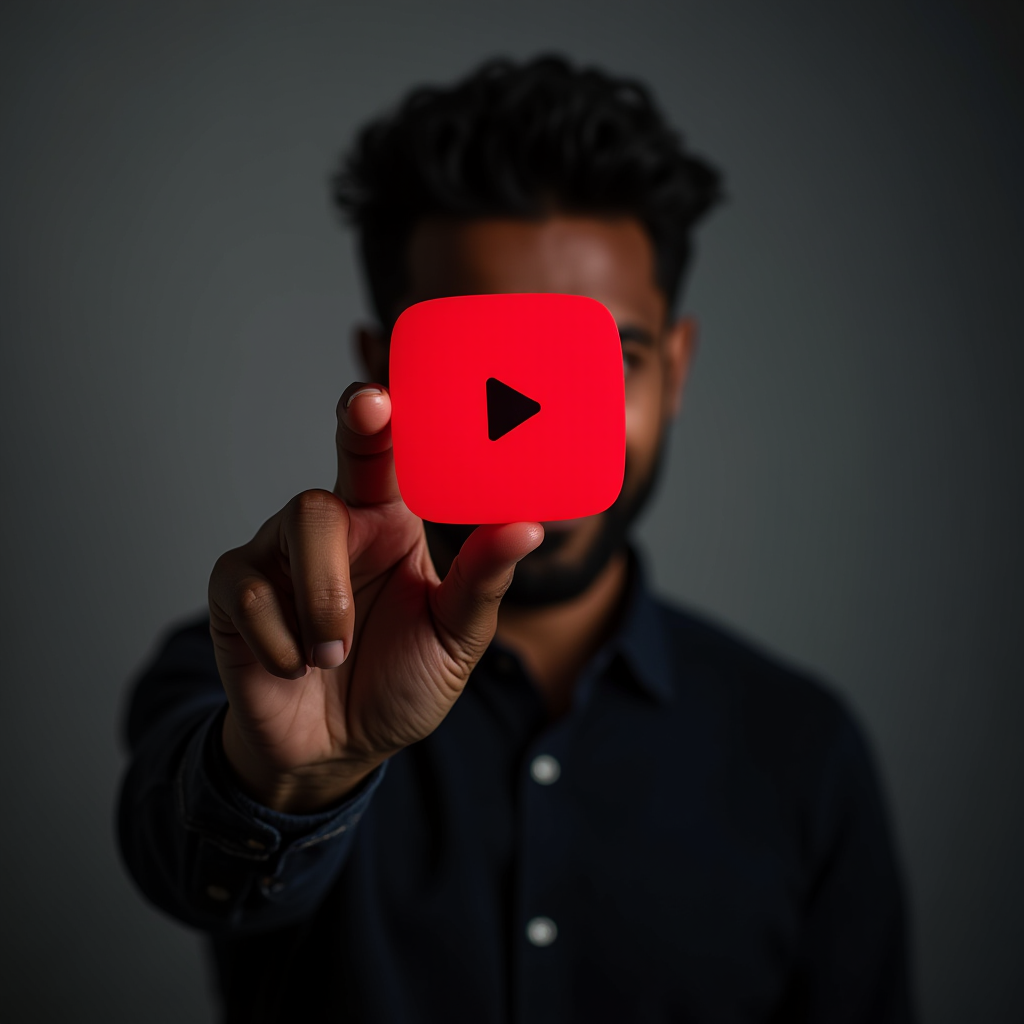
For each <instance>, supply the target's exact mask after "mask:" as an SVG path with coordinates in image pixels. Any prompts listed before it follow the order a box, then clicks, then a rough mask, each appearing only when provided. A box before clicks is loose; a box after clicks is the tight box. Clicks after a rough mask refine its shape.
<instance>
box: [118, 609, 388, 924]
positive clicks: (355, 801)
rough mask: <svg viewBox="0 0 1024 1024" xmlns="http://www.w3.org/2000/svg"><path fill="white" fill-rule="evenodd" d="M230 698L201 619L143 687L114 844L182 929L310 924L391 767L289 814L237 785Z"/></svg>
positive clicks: (131, 712) (133, 704) (134, 709)
mask: <svg viewBox="0 0 1024 1024" xmlns="http://www.w3.org/2000/svg"><path fill="white" fill-rule="evenodd" d="M226 712H227V701H226V698H225V695H224V690H223V688H222V686H221V683H220V677H219V676H218V674H217V668H216V661H215V659H214V656H213V646H212V641H211V640H210V637H209V632H208V628H207V625H206V622H205V620H204V621H197V622H195V623H193V624H191V625H189V626H187V627H185V628H183V629H181V630H178V631H177V632H175V633H174V634H173V635H172V636H171V637H170V638H169V639H168V640H167V642H166V643H165V644H164V645H163V647H162V649H161V650H160V653H159V654H158V655H157V657H156V659H155V660H154V661H153V663H152V664H151V665H150V666H149V667H148V668H147V669H146V671H145V672H144V673H143V674H142V676H141V677H140V678H139V679H138V681H137V682H136V683H135V685H134V687H133V689H132V692H131V697H130V702H129V706H128V714H127V719H126V723H125V734H126V737H125V738H126V741H127V745H128V748H129V753H130V762H129V766H128V769H127V772H126V773H125V776H124V780H123V782H122V786H121V793H120V801H119V807H118V838H119V844H120V850H121V855H122V858H123V860H124V863H125V866H126V867H127V869H128V872H129V874H130V875H131V876H132V878H133V879H134V881H135V883H136V884H137V886H138V887H139V889H140V890H141V891H142V893H143V894H144V895H145V896H146V897H147V899H149V900H150V901H151V902H152V903H153V904H155V905H156V906H157V907H159V908H160V909H162V910H164V911H165V912H166V913H168V914H170V915H171V916H172V917H174V918H176V919H177V920H179V921H182V922H184V923H185V924H189V925H192V926H194V927H197V928H201V929H203V930H205V931H208V932H211V933H230V934H243V933H254V932H259V931H264V930H267V929H271V928H278V927H281V926H284V925H288V924H293V923H296V922H298V921H301V920H304V919H306V918H308V917H310V916H311V915H312V914H313V913H314V912H315V910H316V908H317V906H318V905H319V903H320V902H321V900H322V899H323V898H324V896H325V895H326V893H327V891H328V889H329V888H330V886H331V885H332V883H333V882H334V880H335V878H336V877H337V875H338V872H339V871H340V870H341V868H342V865H343V864H344V862H345V859H346V857H347V855H348V852H349V850H350V849H351V846H352V840H353V833H354V831H355V827H356V824H357V823H358V821H359V819H360V817H361V816H362V815H363V813H364V812H365V810H366V808H367V806H368V805H369V803H370V800H371V798H372V796H373V793H374V792H375V790H376V788H377V786H378V785H379V784H380V782H381V779H382V778H383V777H384V774H385V772H386V769H387V762H385V763H384V764H381V765H380V766H379V767H378V768H376V769H375V770H374V771H373V772H372V773H371V774H370V775H369V776H368V777H367V778H366V779H364V780H363V782H362V783H361V784H360V785H359V787H358V788H357V789H356V791H355V792H353V793H352V794H350V795H349V796H348V797H347V798H346V799H345V800H344V801H342V802H341V803H339V804H337V805H336V806H334V807H332V808H330V809H328V810H326V811H323V812H320V813H318V814H310V815H293V814H281V813H279V812H277V811H273V810H271V809H270V808H268V807H264V806H262V805H261V804H259V803H257V802H256V801H254V800H252V799H251V798H250V797H248V796H247V795H246V794H245V793H243V792H242V791H241V790H240V789H239V788H238V787H237V786H236V785H235V783H234V782H233V780H232V778H231V775H230V771H229V768H228V765H227V762H226V757H225V755H224V752H223V746H222V744H221V740H220V737H221V728H222V726H223V721H224V715H225V713H226Z"/></svg>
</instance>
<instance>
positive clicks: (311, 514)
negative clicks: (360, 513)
mask: <svg viewBox="0 0 1024 1024" xmlns="http://www.w3.org/2000/svg"><path fill="white" fill-rule="evenodd" d="M291 510H292V514H293V515H294V517H295V519H296V521H297V522H298V523H299V524H300V525H309V526H324V525H327V524H335V523H337V522H339V521H340V520H342V519H344V518H345V506H344V505H343V504H342V502H341V501H340V500H339V499H338V498H337V497H335V496H334V495H333V494H331V492H330V491H325V490H322V489H320V488H315V489H313V490H309V491H303V492H302V493H301V494H297V495H295V497H294V498H292V501H291Z"/></svg>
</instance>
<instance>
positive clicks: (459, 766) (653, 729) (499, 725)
mask: <svg viewBox="0 0 1024 1024" xmlns="http://www.w3.org/2000/svg"><path fill="white" fill-rule="evenodd" d="M631 578H632V582H631V586H630V596H629V598H628V602H627V605H626V610H625V612H624V614H623V616H622V618H621V623H622V624H621V627H620V628H619V629H618V631H617V632H616V635H614V636H612V637H609V639H608V641H607V643H606V644H605V646H604V647H603V648H602V649H601V651H600V652H599V653H598V655H597V656H596V657H595V658H594V659H593V661H592V662H591V663H590V665H589V666H588V667H587V669H586V670H585V672H584V673H583V675H582V676H581V677H580V679H579V681H578V685H577V687H576V690H575V697H574V702H573V705H572V708H571V710H570V711H569V712H568V713H567V714H566V715H565V716H563V717H562V718H560V719H559V720H557V721H555V722H551V721H549V720H548V717H547V714H546V712H545V705H544V702H543V700H542V698H541V695H540V692H539V690H538V689H537V688H536V687H535V686H534V685H533V684H532V683H531V681H530V680H529V678H528V677H527V675H526V673H525V672H524V670H523V667H522V665H521V664H520V663H519V662H518V660H517V659H516V658H515V656H514V655H513V654H511V653H510V652H509V651H507V650H502V649H501V648H500V647H499V646H498V645H497V644H492V645H491V647H490V649H489V650H488V652H487V654H486V656H485V657H484V659H483V660H482V661H481V662H480V664H479V665H478V666H477V669H476V670H475V671H474V673H473V675H472V677H471V679H470V681H469V683H468V685H467V686H466V689H465V691H464V693H463V694H462V696H461V697H460V698H459V699H458V701H457V702H456V704H455V706H454V708H453V709H452V711H451V712H450V713H449V714H448V716H447V717H446V718H445V719H444V721H443V722H442V723H441V725H440V726H439V727H438V728H437V730H436V731H435V732H434V733H433V734H431V735H430V736H428V737H427V738H426V739H424V740H422V741H421V742H419V743H416V744H414V745H413V746H411V747H409V748H407V749H405V750H403V751H401V753H399V754H397V755H395V756H394V757H392V758H391V759H390V760H389V761H387V762H385V764H383V765H382V766H380V767H379V768H378V769H377V770H376V771H375V772H374V773H373V774H372V775H371V776H370V777H369V778H368V779H367V780H366V781H365V782H364V784H363V785H362V786H361V787H360V788H359V790H358V791H356V792H355V793H354V794H353V795H352V796H351V797H350V798H349V799H347V800H346V801H345V802H344V803H342V804H340V805H338V806H337V807H335V808H333V809H331V810H328V811H326V812H324V813H321V814H317V815H310V816H306V815H285V814H279V813H276V812H274V811H271V810H269V809H268V808H265V807H262V806H261V805H259V804H257V803H255V802H253V801H252V800H251V799H249V798H248V797H247V796H246V795H245V794H244V793H242V792H241V791H240V790H239V789H238V788H237V787H236V786H235V784H234V781H233V777H232V775H231V773H230V770H229V768H228V766H227V764H226V762H225V760H224V755H223V751H222V748H221V745H220V727H221V723H222V720H223V714H224V712H225V710H226V707H227V705H226V698H225V695H224V691H223V689H222V687H221V684H220V681H219V678H218V675H217V669H216V665H215V662H214V655H213V647H212V643H211V640H210V637H209V632H208V624H207V622H206V620H202V621H196V622H195V623H194V624H191V625H187V626H185V627H184V628H182V629H180V630H178V631H176V632H174V633H173V634H172V635H170V636H169V638H168V639H167V640H166V642H165V643H164V645H163V647H162V649H161V650H160V652H159V654H158V655H157V657H156V658H155V660H154V661H153V662H152V664H151V665H150V666H149V667H148V669H147V670H146V671H145V672H144V674H143V675H142V677H141V678H140V679H139V680H138V682H137V683H136V685H135V688H134V691H133V693H132V697H131V704H130V708H129V713H128V717H127V723H126V732H127V743H128V746H129V747H130V751H131V763H130V766H129V768H128V771H127V774H126V776H125V779H124V783H123V788H122V793H121V803H120V816H119V828H120V844H121V850H122V854H123V857H124V860H125V863H126V865H127V867H128V870H129V871H130V873H131V874H132V876H133V877H134V879H135V881H136V883H137V884H138V886H139V888H140V889H141V890H142V892H143V893H144V894H145V895H146V897H148V899H149V900H151V901H152V902H153V903H154V904H156V905H157V906H158V907H160V908H162V909H163V910H164V911H166V912H167V913H169V914H171V915H172V916H173V917H175V918H177V919H178V920H180V921H184V922H185V923H187V924H190V925H193V926H195V927H196V928H198V929H201V930H202V931H203V932H205V933H207V935H208V937H209V938H208V941H209V943H210V946H211V951H212V954H213V956H214V957H215V961H216V966H217V977H218V979H219V983H220V991H221V994H222V998H223V1006H224V1016H223V1019H224V1020H226V1021H239V1022H241V1021H245V1022H258V1021H297V1020H304V1019H316V1020H317V1021H339V1022H349V1024H357V1022H358V1024H419V1022H431V1024H463V1022H464V1024H499V1022H500V1024H513V1022H515V1024H547V1022H551V1024H555V1022H558V1024H562V1022H580V1024H599V1022H605V1021H607V1022H614V1024H655V1022H657V1024H668V1022H679V1024H682V1022H693V1024H748V1022H749V1024H753V1022H775V1024H832V1022H837V1024H838V1022H847V1021H849V1022H854V1021H856V1022H864V1024H885V1022H894V1021H900V1022H903V1021H909V1020H912V1019H913V1018H912V1014H911V1010H910V999H909V996H908V980H907V974H908V972H907V957H906V934H905V922H904V906H903V903H904V901H903V894H902V887H901V880H900V873H899V870H898V865H897V862H896V858H895V856H894V850H893V843H892V839H891V835H890V831H889V826H888V824H887V820H886V813H885V810H884V806H883V801H882V799H881V796H880V789H879V784H878V780H877V777H876V774H875V771H874V768H873V766H872V760H871V757H870V755H869V753H868V750H867V749H866V746H865V741H864V739H863V737H862V735H861V732H860V730H859V729H858V727H857V726H856V724H855V723H854V721H853V719H852V718H851V715H850V714H849V712H848V711H847V710H846V709H845V708H844V706H843V704H842V702H841V701H840V700H839V699H838V698H837V697H836V696H835V694H833V693H832V692H830V691H829V690H828V689H827V688H826V687H824V686H823V685H821V684H820V683H819V682H817V681H815V680H814V679H812V678H809V677H808V676H807V675H806V674H804V673H803V672H801V671H798V670H796V669H794V668H792V667H790V666H787V665H785V664H783V663H781V662H780V661H779V660H777V659H776V658H775V657H773V656H769V655H768V654H766V653H765V652H762V651H760V650H758V649H757V648H755V647H754V646H752V645H750V644H748V643H746V642H744V641H742V640H740V639H738V638H737V637H735V636H733V635H731V634H730V633H728V632H727V631H725V630H723V629H721V628H719V627H717V626H715V625H713V624H711V623H709V622H707V621H705V620H703V619H701V618H699V617H697V616H695V615H693V614H691V613H687V612H684V611H681V610H678V609H676V608H672V607H669V606H668V605H666V604H664V603H663V602H661V601H659V600H657V599H655V598H654V597H653V596H652V595H651V593H650V592H649V591H648V589H647V587H646V586H645V585H644V582H643V579H642V574H641V573H640V571H639V567H638V566H637V564H636V562H635V561H634V563H633V567H632V576H631ZM282 685H287V683H283V684H282Z"/></svg>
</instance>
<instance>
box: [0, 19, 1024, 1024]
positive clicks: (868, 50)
mask: <svg viewBox="0 0 1024 1024" xmlns="http://www.w3.org/2000/svg"><path fill="white" fill-rule="evenodd" d="M1020 12H1021V8H1020V5H1019V4H1017V3H1014V4H1006V5H998V4H972V5H970V6H967V5H966V3H964V4H958V3H956V2H953V0H946V2H944V0H936V2H933V3H918V4H912V5H909V6H908V5H905V4H902V3H894V2H884V3H883V2H870V3H865V2H864V0H859V2H857V3H855V4H854V3H839V4H820V3H816V2H815V3H812V2H806V3H771V4H768V3H762V2H756V0H751V2H748V3H740V4H735V3H727V2H722V0H707V2H694V3H689V2H676V3H672V4H668V3H666V4H658V3H653V2H647V0H631V2H629V3H616V4H613V3H607V2H599V0H589V2H587V3H583V4H558V3H552V2H551V0H544V2H534V0H529V2H521V3H516V4H512V3H506V4H501V5H498V4H486V3H480V2H473V3H454V2H448V3H441V4H438V3H434V4H426V3H413V2H411V0H409V2H395V0H388V2H379V0H378V2H376V3H373V4H372V5H365V6H359V5H356V4H340V3H337V4H329V3H321V4H305V3H294V2H293V3H279V4H276V5H267V4H262V3H252V2H250V3H246V4H238V5H228V4H212V3H198V2H197V3H192V4H170V5H157V4H123V5H118V4H114V3H110V2H92V3H69V4H66V5H57V4H36V5H34V6H26V7H18V6H15V5H12V4H10V3H8V4H5V5H3V14H2V15H0V19H2V27H3V30H2V32H0V36H2V38H3V51H4V52H3V53H2V55H0V56H2V61H0V67H2V68H3V75H4V82H3V87H2V92H0V104H2V112H3V113H2V116H3V122H2V132H3V162H2V165H0V175H2V182H0V203H2V232H0V260H2V265H0V288H2V305H0V310H2V325H0V326H2V369H0V381H2V388H3V392H2V414H3V431H2V440H3V517H4V522H3V538H4V545H3V546H4V552H3V560H4V570H3V581H4V586H3V591H2V593H3V601H4V605H3V614H2V617H0V622H2V627H3V645H2V650H3V676H2V678H3V686H2V690H0V693H2V722H3V734H2V735H3V744H2V752H3V759H4V763H3V779H4V805H5V813H4V819H3V820H4V824H5V826H6V833H5V837H4V841H3V843H2V844H0V850H2V857H3V874H2V877H3V880H4V883H5V884H4V891H5V893H6V895H5V896H4V897H3V922H4V923H3V940H2V941H3V947H4V948H3V950H2V957H0V971H2V985H3V993H2V1001H0V1016H3V1018H4V1019H5V1020H7V1021H15V1020H17V1021H33V1022H38V1021H86V1020H97V1021H133V1022H134V1021H140V1020H146V1021H150V1022H160V1021H168V1022H170V1021H183V1020H190V1021H204V1020H209V1019H211V1011H210V1009H209V1006H208V1000H207V995H206V979H205V975H204V971H203V967H202V960H201V956H200V946H199V943H198V941H197V939H196V937H195V936H194V935H193V934H192V933H191V932H189V931H188V930H186V929H185V928H183V927H181V926H179V925H177V924H175V923H173V922H171V921H169V920H167V919H165V918H164V917H162V916H161V915H160V914H159V913H158V912H156V911H154V910H151V909H150V908H149V907H148V906H146V905H145V904H144V903H143V902H142V900H141V899H140V898H139V896H138V895H137V894H136V893H135V892H134V890H133V889H132V888H131V886H130V884H129V882H128V881H127V879H126V877H125V874H124V872H123V871H122V868H121V865H120V863H119V860H118V856H117V853H116V850H115V847H114V841H113V824H112V823H113V808H114V802H115V794H116V789H117V785H118V779H119V775H120V772H121V771H122V767H123V754H122V752H121V751H120V750H119V748H118V743H117V738H116V725H117V720H118V716H119V710H120V707H121V704H122V701H123V696H124V693H125V684H126V680H127V679H128V678H129V676H130V675H131V673H132V672H133V671H135V670H136V669H137V667H138V666H139V665H140V664H141V662H142V660H143V659H144V658H145V657H146V656H147V654H148V653H149V652H150V651H151V650H152V648H153V645H154V643H155V642H156V639H157V637H158V635H159V633H160V631H161V630H162V629H163V628H164V627H165V626H166V625H167V624H168V623H169V622H171V621H173V620H175V619H176V618H179V617H181V616H182V615H184V614H186V613H188V612H190V611H192V610H194V609H197V608H200V607H202V605H203V604H204V601H205V586H206V581H207V578H208V574H209V571H210V568H211V566H212V564H213V561H214V560H215V558H216V556H217V555H218V554H219V553H220V552H221V551H223V550H225V549H226V548H228V547H232V546H234V545H236V544H238V543H241V542H242V541H244V540H245V539H247V538H248V537H249V536H250V535H251V533H252V532H253V531H254V529H255V528H256V527H257V526H258V525H259V523H260V522H261V521H262V520H263V519H264V518H266V517H267V516H269V515H270V514H272V513H273V512H274V511H276V510H277V509H278V508H279V507H280V506H281V505H282V504H283V503H284V502H285V501H286V500H287V499H288V498H289V497H290V496H291V495H292V494H293V493H295V492H296V491H299V490H302V489H304V488H307V487H311V486H321V485H327V486H330V484H331V482H332V479H333V411H334V404H335V401H336V399H337V396H338V394H339V393H340V392H341V390H342V388H343V387H344V386H345V384H346V383H347V382H348V381H349V380H350V379H352V378H353V377H354V376H355V372H356V371H355V369H354V363H353V361H352V358H351V355H350V347H349V330H350V325H351V323H352V322H353V321H355V320H358V319H359V318H363V317H365V316H366V308H367V307H366V304H365V301H364V298H363V294H362V290H361V285H360V282H359V280H358V277H357V274H356V268H355V264H354V259H353V252H352V240H351V237H350V236H347V235H345V234H344V233H343V232H341V231H340V230H339V229H338V227H337V225H336V224H335V222H334V220H333V217H332V215H331V214H330V212H329V209H328V204H327V200H326V188H325V181H326V176H327V174H328V171H329V169H330V167H331V165H332V163H333V161H334V159H335V157H336V156H337V154H338V153H339V152H340V150H341V149H342V147H343V146H345V145H346V144H347V142H348V140H349V139H350V137H351V134H352V132H353V130H354V129H355V128H356V126H357V125H358V124H360V123H361V121H362V120H364V119H365V118H366V117H368V116H370V115H372V114H374V113H376V112H378V111H380V110H382V109H383V108H385V107H386V106H388V105H389V104H391V103H392V102H393V101H394V100H396V99H397V98H398V97H399V96H400V94H401V93H402V92H403V91H404V90H405V88H406V87H407V86H409V85H411V84H413V83H416V82H419V81H421V80H450V79H451V78H452V77H453V76H455V75H457V74H460V73H462V72H464V71H465V70H467V69H468V68H469V67H471V66H472V65H474V64H475V63H476V62H477V61H478V60H479V59H481V58H483V57H485V56H488V55H492V54H495V53H506V54H512V55H520V56H526V55H531V54H534V53H536V52H538V51H539V50H542V49H559V50H563V51H565V52H567V53H568V54H570V55H571V56H573V57H575V58H578V59H581V60H585V61H595V62H599V63H600V64H602V65H604V66H605V67H607V68H609V69H612V70H615V71H620V72H629V73H633V74H638V75H641V76H642V77H644V78H646V79H647V80H648V81H649V82H650V83H651V84H652V86H653V87H654V89H655V90H656V92H657V94H658V95H659V96H660V98H661V100H662V102H663V105H664V107H665V108H666V110H667V111H668V113H669V115H670V116H671V118H672V119H673V120H674V121H675V122H676V123H677V124H679V125H680V126H681V127H682V128H683V129H684V131H685V132H686V133H687V135H688V137H689V138H690V140H691V141H692V143H693V144H694V146H695V147H696V148H697V149H698V151H701V152H704V153H706V154H707V155H708V156H709V157H711V158H712V159H714V160H716V161H717V162H719V163H720V164H721V165H722V166H723V167H724V168H725V170H726V171H727V173H728V180H729V189H730V192H731V194H732V197H733V198H732V202H731V203H730V205H729V206H728V207H727V208H725V209H723V210H722V211H721V212H720V213H719V214H718V215H717V216H716V217H715V218H714V219H713V220H712V221H711V222H709V224H708V226H707V228H706V230H705V231H704V232H703V236H702V248H701V254H700V259H699V263H698V266H697V268H696V273H695V276H694V278H693V286H692V288H691V290H690V292H689V295H688V297H687V303H686V305H687V308H688V309H689V310H690V311H692V312H694V313H695V314H696V315H698V316H699V318H700V320H701V323H702V327H703V330H702V345H701V349H700V352H699V355H698V359H697V363H696V366H695V370H694V373H693V376H692V378H691V382H690V386H689V390H688V395H687V399H686V406H685V410H684V414H683V416H682V419H681V420H680V422H679V423H678V424H677V427H676V429H675V431H674V435H673V445H672V451H671V458H670V465H669V469H668V473H667V478H666V480H665V482H664V485H663V488H662V492H661V495H660V500H659V501H658V503H657V504H656V507H655V508H654V509H653V510H652V512H651V513H650V514H649V515H648V517H647V518H646V520H645V522H644V525H643V529H642V531H641V534H642V540H643V542H644V545H645V547H646V549H647V551H648V552H651V553H652V555H653V553H655V552H656V557H651V558H650V563H651V566H652V569H653V572H654V575H655V577H656V580H657V582H658V584H659V585H660V587H661V589H662V590H663V591H664V592H666V593H668V594H670V595H672V596H674V597H675V598H677V599H679V600H681V601H684V602H687V603H689V604H691V605H693V606H695V607H697V608H700V609H703V610H704V611H706V612H709V613H711V614H713V615H715V616H718V617H720V618H722V619H723V620H725V621H726V622H728V623H731V624H732V625H734V626H735V627H737V628H739V629H740V630H742V631H744V632H745V633H746V634H747V635H748V636H751V637H752V638H754V639H755V640H757V641H759V642H761V643H762V644H764V645H766V646H767V647H769V648H770V649H772V650H774V651H776V652H778V653H779V654H781V655H783V656H785V657H787V658H790V659H792V660H794V661H796V662H797V663H800V664H803V665H805V666H807V667H810V668H812V669H814V670H817V671H818V672H820V673H821V674H823V675H824V676H825V677H827V678H828V679H830V680H831V681H832V682H833V683H834V685H835V686H836V687H837V688H838V689H839V690H841V691H842V692H843V693H844V694H845V695H846V696H847V697H848V699H849V701H850V702H851V703H852V705H853V706H854V708H855V709H856V710H857V711H858V713H859V714H860V716H861V718H862V720H863V721H864V723H865V724H866V726H867V729H868V731H869V732H870V734H871V736H872V737H873V739H874V742H875V745H876V749H877V752H878V757H879V760H880V763H881V765H882V769H883V772H884V774H885V777H886V780H887V786H888V790H889V794H890V799H891V804H892V807H893V813H894V817H895V820H896V826H897V831H898V837H899V841H900V846H901V850H902V854H903V857H904V859H905V863H906V866H907V873H908V876H909V885H910V895H911V900H912V905H913V911H914V920H915V950H916V961H917V970H918V978H919V989H920V996H921V1005H922V1009H923V1016H924V1019H925V1020H926V1021H927V1022H929V1024H945V1022H950V1024H952V1022H959V1021H968V1020H970V1021H985V1022H991V1024H996V1022H1001V1021H1012V1022H1014V1024H1019V1022H1020V1021H1021V1020H1022V1019H1024V883H1022V881H1021V875H1022V872H1021V866H1022V865H1024V813H1022V806H1021V804H1022V794H1024V753H1022V751H1024V745H1022V744H1021V741H1020V731H1021V724H1022V720H1024V714H1022V713H1024V700H1022V691H1021V686H1020V683H1021V662H1022V659H1021V636H1022V630H1021V612H1022V602H1021V588H1020V579H1021V575H1022V569H1024V564H1022V563H1024V557H1022V554H1024V551H1022V544H1021V540H1020V524H1021V523H1022V522H1024V507H1022V505H1024V501H1022V488H1021V480H1020V468H1021V462H1022V460H1021V440H1022V439H1024V429H1022V428H1024V422H1022V419H1024V416H1022V403H1021V401H1020V398H1019V388H1020V379H1021V370H1022V368H1024V367H1022V357H1021V329H1020V326H1019V325H1020V301H1019V295H1020V291H1021V283H1022V281H1021V278H1022V273H1021V271H1022V266H1024V261H1022V257H1024V205H1022V199H1021V193H1020V189H1021V184H1022V182H1024V158H1022V137H1024V133H1022V127H1024V124H1022V122H1024V116H1022V112H1024V102H1022V93H1024V90H1022V83H1021V79H1020V77H1019V74H1020V72H1019V70H1018V69H1019V68H1020V67H1021V66H1024V50H1022V47H1021V40H1022V18H1021V13H1020Z"/></svg>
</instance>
